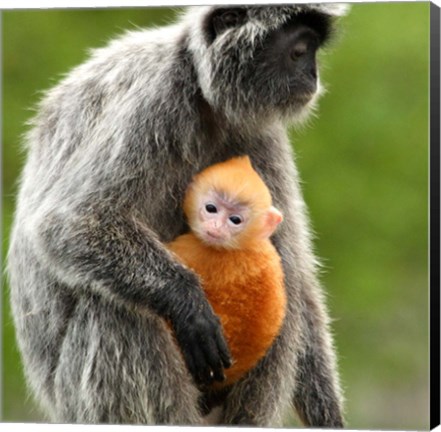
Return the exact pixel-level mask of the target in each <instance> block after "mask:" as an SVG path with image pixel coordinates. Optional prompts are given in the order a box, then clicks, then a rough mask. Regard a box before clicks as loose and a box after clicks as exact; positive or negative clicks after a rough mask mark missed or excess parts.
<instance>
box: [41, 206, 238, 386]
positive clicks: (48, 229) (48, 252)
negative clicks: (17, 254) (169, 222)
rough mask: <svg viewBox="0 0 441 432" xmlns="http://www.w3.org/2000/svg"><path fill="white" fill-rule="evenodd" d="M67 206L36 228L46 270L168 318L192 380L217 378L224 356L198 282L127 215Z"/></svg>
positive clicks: (215, 322) (216, 322) (65, 280)
mask: <svg viewBox="0 0 441 432" xmlns="http://www.w3.org/2000/svg"><path fill="white" fill-rule="evenodd" d="M72 207H73V206H72ZM72 207H70V208H68V210H66V208H65V207H64V206H61V208H63V211H61V210H60V209H53V210H52V211H50V212H48V213H46V214H45V215H44V217H41V218H38V222H37V223H36V226H35V234H36V237H35V243H36V245H37V247H38V251H39V254H40V257H41V258H42V259H43V260H44V261H45V262H46V263H47V265H48V267H49V268H50V270H51V271H52V272H53V273H55V275H56V276H57V278H59V280H61V281H62V282H63V283H64V284H66V285H67V286H70V287H71V288H72V289H75V290H84V289H90V290H92V291H93V292H95V293H98V294H99V295H100V296H102V297H103V298H105V299H106V300H107V301H110V302H117V303H119V304H125V305H127V306H129V307H131V308H133V307H135V306H136V307H137V308H141V309H142V308H150V309H152V310H153V311H155V312H156V313H157V314H158V315H160V316H162V317H164V318H166V319H168V320H170V321H171V323H172V326H173V327H174V330H175V333H176V338H177V341H178V343H179V345H180V347H181V350H182V352H183V354H184V357H185V359H186V362H187V366H188V368H189V370H190V372H191V374H192V375H193V377H194V378H195V380H196V381H201V382H211V381H212V380H213V378H214V379H218V380H220V379H221V378H222V376H223V367H224V366H227V365H228V364H229V361H230V360H229V353H228V349H227V347H226V344H225V341H224V338H223V335H222V332H221V329H220V325H219V320H218V318H217V317H216V316H215V315H214V313H213V311H212V309H211V307H210V305H209V304H208V302H207V301H206V299H205V295H204V294H203V291H202V289H201V288H200V286H199V281H198V279H197V277H196V276H195V275H194V274H193V273H191V272H190V271H189V270H187V269H186V268H184V267H183V266H182V265H180V264H178V263H177V262H176V261H175V260H173V259H172V257H171V255H170V254H169V253H168V252H167V251H166V250H165V249H164V248H163V246H162V245H161V243H160V242H159V241H158V240H157V239H156V236H155V235H153V233H152V232H151V231H150V230H149V229H148V227H146V226H145V225H143V224H141V223H140V222H139V221H137V220H136V218H135V217H134V216H132V215H131V214H130V212H129V211H127V213H126V214H124V213H123V212H122V211H115V210H113V211H112V210H110V209H109V208H99V207H97V206H93V205H92V206H84V210H79V208H72ZM81 208H83V207H81ZM201 340H203V341H205V343H204V344H201ZM211 371H212V372H213V376H212V374H211Z"/></svg>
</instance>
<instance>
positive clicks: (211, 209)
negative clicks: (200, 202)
mask: <svg viewBox="0 0 441 432" xmlns="http://www.w3.org/2000/svg"><path fill="white" fill-rule="evenodd" d="M205 210H207V212H208V213H217V208H216V206H215V205H214V204H206V205H205Z"/></svg>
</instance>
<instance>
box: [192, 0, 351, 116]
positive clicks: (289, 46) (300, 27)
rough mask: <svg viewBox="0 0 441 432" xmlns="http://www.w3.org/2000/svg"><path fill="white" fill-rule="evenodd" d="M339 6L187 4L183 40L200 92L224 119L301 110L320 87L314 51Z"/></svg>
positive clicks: (298, 113) (324, 39) (296, 113)
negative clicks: (186, 29)
mask: <svg viewBox="0 0 441 432" xmlns="http://www.w3.org/2000/svg"><path fill="white" fill-rule="evenodd" d="M345 9H346V8H345V6H344V5H341V4H339V5H331V4H327V5H326V4H325V5H319V4H310V5H291V6H240V7H220V6H214V7H213V6H212V7H203V8H193V9H191V10H190V12H189V13H188V14H187V17H186V19H188V21H189V29H190V37H189V47H190V50H191V51H192V53H193V58H194V62H195V66H196V72H197V75H198V80H199V86H200V88H201V90H202V94H203V96H204V98H205V99H206V100H207V101H208V103H209V104H210V105H211V106H212V107H213V108H214V109H215V110H216V111H220V112H224V113H225V114H226V115H227V116H228V117H229V118H230V119H233V120H234V118H240V119H241V121H243V119H244V117H245V118H250V119H252V118H254V119H259V118H261V116H262V115H264V116H268V115H270V116H271V115H276V116H280V117H282V118H286V117H288V118H291V119H295V118H298V117H300V116H302V114H303V112H304V111H305V108H306V107H308V106H309V105H311V104H312V103H313V101H314V99H315V97H316V95H317V94H318V93H319V89H320V82H319V73H318V68H317V61H316V55H317V51H318V50H319V49H320V48H321V47H322V46H323V45H324V44H325V43H326V42H327V41H328V40H329V38H330V36H331V34H332V32H333V27H334V21H335V18H336V17H337V16H339V15H343V14H344V12H345Z"/></svg>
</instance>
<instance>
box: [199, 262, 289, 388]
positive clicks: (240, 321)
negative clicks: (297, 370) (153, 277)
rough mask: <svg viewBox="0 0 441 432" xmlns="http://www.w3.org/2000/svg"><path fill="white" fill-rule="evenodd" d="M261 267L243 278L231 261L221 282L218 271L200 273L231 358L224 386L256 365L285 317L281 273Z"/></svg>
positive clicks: (284, 297) (274, 269) (284, 295)
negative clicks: (219, 322)
mask: <svg viewBox="0 0 441 432" xmlns="http://www.w3.org/2000/svg"><path fill="white" fill-rule="evenodd" d="M249 264H250V265H253V263H252V262H250V263H249ZM260 270H261V271H258V272H255V273H253V274H250V275H248V277H244V274H243V273H242V274H241V273H239V272H241V270H239V269H237V268H235V267H234V264H233V263H231V267H230V268H229V269H228V268H225V269H224V271H226V272H228V273H229V274H227V275H225V278H224V282H222V279H223V278H222V275H219V274H218V275H215V274H212V275H205V276H204V275H201V276H202V280H203V287H204V290H205V292H206V295H207V298H208V300H209V302H210V304H211V305H212V307H213V309H214V311H215V312H216V314H217V315H218V316H219V318H220V319H221V322H222V326H223V329H224V334H225V337H226V339H227V342H228V345H229V348H230V350H231V355H232V357H233V361H234V362H233V365H232V367H231V368H229V369H227V370H226V371H225V374H226V377H227V381H226V382H225V383H223V385H228V384H232V383H233V382H235V381H237V380H238V379H239V378H241V377H242V376H243V375H244V374H245V373H246V372H247V371H248V370H250V369H252V368H253V367H254V366H255V365H256V364H257V362H258V361H259V360H260V359H261V358H262V357H263V356H264V355H265V354H266V352H267V350H268V349H269V348H270V346H271V345H272V343H273V341H274V339H275V337H276V336H277V335H278V333H279V331H280V328H281V326H282V323H283V319H284V317H285V309H286V294H285V289H284V286H283V278H282V276H281V272H279V271H278V269H277V268H273V269H268V268H265V269H260ZM236 272H238V273H237V274H236ZM216 276H217V277H216ZM235 276H237V277H235Z"/></svg>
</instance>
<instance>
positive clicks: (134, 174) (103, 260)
mask: <svg viewBox="0 0 441 432" xmlns="http://www.w3.org/2000/svg"><path fill="white" fill-rule="evenodd" d="M343 13H344V7H342V6H341V5H330V4H327V5H297V6H296V5H294V6H271V7H259V6H252V7H234V8H225V7H202V8H195V9H191V10H190V11H189V12H188V13H187V14H186V15H185V16H184V17H183V18H182V19H181V21H180V22H179V23H177V24H176V25H172V26H169V27H165V28H162V29H157V30H150V31H139V32H130V33H128V34H127V35H125V36H124V37H122V38H120V39H118V40H116V41H114V42H112V43H111V44H110V45H109V46H108V47H106V48H103V49H98V50H96V51H95V52H94V53H93V55H92V57H91V58H90V60H88V61H87V62H86V63H85V64H83V65H82V66H80V67H78V68H76V69H75V70H74V71H73V72H72V73H71V74H70V75H69V76H67V78H65V79H64V80H63V81H62V82H61V83H60V84H59V85H58V86H57V87H55V88H54V89H52V90H51V91H49V92H48V93H47V95H46V97H45V98H44V100H43V101H42V103H41V105H40V108H39V112H38V114H37V116H36V117H35V119H34V121H33V123H34V127H33V128H32V130H31V131H30V132H29V134H28V137H27V145H28V160H27V163H26V166H25V168H24V171H23V175H22V180H21V187H20V193H19V198H18V204H17V210H16V215H15V223H14V227H13V232H12V238H11V246H10V253H9V264H8V265H9V275H10V282H11V302H12V308H13V314H14V319H15V325H16V329H17V339H18V343H19V347H20V350H21V353H22V357H23V362H24V365H25V374H26V377H27V380H28V382H29V384H30V386H31V388H32V390H33V392H34V394H35V395H36V398H37V400H38V401H40V402H41V404H42V406H43V407H44V408H45V410H46V412H47V413H48V415H49V416H50V418H51V419H52V420H54V421H57V422H85V423H88V422H93V423H95V422H110V423H151V424H162V423H166V424H200V423H201V422H202V421H203V413H202V411H203V410H201V409H200V403H199V402H200V400H201V399H200V398H201V395H204V394H205V395H207V393H206V392H205V389H206V388H207V384H208V385H209V384H210V383H211V382H212V381H213V380H220V379H222V376H223V368H224V367H227V366H228V365H229V363H230V359H229V354H228V350H227V348H226V346H225V342H224V339H223V335H222V331H221V329H220V327H219V321H218V319H217V318H216V317H215V316H214V314H213V312H212V310H211V308H210V306H209V305H208V303H207V301H206V299H205V297H204V295H203V291H202V290H201V287H200V284H199V281H198V279H197V277H196V276H195V275H194V274H192V273H191V272H190V271H189V270H188V269H186V268H184V267H183V266H181V265H179V264H178V263H177V262H176V261H175V260H174V259H173V258H172V257H171V255H169V253H168V252H167V251H166V250H165V248H164V247H163V245H162V242H168V241H170V240H172V239H173V238H175V237H176V236H178V235H179V234H182V233H183V232H185V231H186V229H187V227H186V224H185V221H184V217H183V214H182V210H181V202H182V198H183V194H184V191H185V189H186V187H187V185H188V184H189V182H190V180H191V178H192V177H193V176H194V175H195V174H196V173H197V172H199V171H201V170H202V169H203V168H205V167H207V166H209V165H212V164H213V163H216V162H219V161H222V160H226V159H229V158H231V157H232V156H236V155H242V154H247V155H249V156H250V157H251V159H252V162H253V165H254V166H255V167H256V169H257V170H258V171H259V174H260V175H261V176H262V177H263V178H264V180H265V182H266V184H267V185H268V187H269V188H270V190H271V193H272V196H273V200H274V205H275V206H276V207H277V208H279V209H280V210H281V211H282V213H283V214H284V217H285V221H284V224H283V226H282V227H281V229H280V230H279V231H278V233H277V235H276V236H275V238H274V244H275V246H276V247H277V249H278V252H279V253H280V255H281V257H282V261H283V266H284V272H285V278H286V281H285V282H286V287H287V291H288V303H289V304H288V312H287V317H286V320H285V323H284V326H283V329H282V332H281V335H280V337H279V338H278V339H277V340H276V342H275V343H274V345H273V346H272V348H271V350H270V351H269V353H268V355H267V356H266V357H265V358H264V359H263V360H262V361H261V362H260V363H259V365H258V366H257V367H256V368H255V369H254V370H253V371H251V372H250V373H249V374H248V375H247V376H246V377H245V378H244V379H243V380H241V381H240V382H239V383H237V384H235V385H234V386H233V387H232V388H231V389H229V391H228V392H226V393H225V394H222V395H213V394H210V395H208V396H209V397H208V396H207V397H205V399H203V401H204V402H203V405H204V406H203V408H205V409H209V408H211V406H212V404H213V401H215V402H216V403H220V404H221V407H222V412H221V417H220V419H219V423H221V424H245V425H261V426H268V425H271V426H275V425H277V424H279V423H280V421H281V418H282V414H283V412H284V410H285V408H286V407H287V405H289V403H290V402H292V403H293V405H294V406H295V408H296V409H297V412H298V414H299V417H300V418H301V419H302V421H303V422H304V424H305V425H307V426H316V427H318V426H327V427H341V426H342V424H343V422H342V416H341V394H340V389H339V384H338V377H337V372H336V368H335V359H334V353H333V349H332V343H331V338H330V335H329V333H328V318H327V313H326V309H325V307H324V304H323V300H322V295H321V290H320V287H319V284H318V282H317V279H316V269H315V263H316V261H315V258H314V256H313V254H312V252H311V247H310V240H309V231H308V224H307V218H306V216H305V208H304V202H303V199H302V197H301V192H300V189H299V184H298V176H297V171H296V169H295V166H294V163H293V161H292V154H291V150H290V145H289V141H288V138H287V134H286V123H287V121H292V120H295V119H298V118H300V117H303V116H304V114H305V112H307V111H308V108H309V107H310V106H311V105H312V104H313V102H314V100H315V98H316V95H317V89H318V87H319V85H318V79H317V67H316V60H315V55H316V51H317V49H318V48H319V47H320V46H321V45H322V44H323V43H324V42H325V41H326V40H327V39H328V38H329V35H330V33H331V29H332V25H333V22H334V19H335V17H337V16H339V15H341V14H343ZM164 318H165V319H164ZM166 320H168V322H169V323H170V324H171V326H172V327H173V328H174V332H173V333H172V332H171V331H170V329H169V326H168V324H167V323H166ZM175 338H176V339H175ZM182 354H183V355H182ZM189 372H190V373H189Z"/></svg>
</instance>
